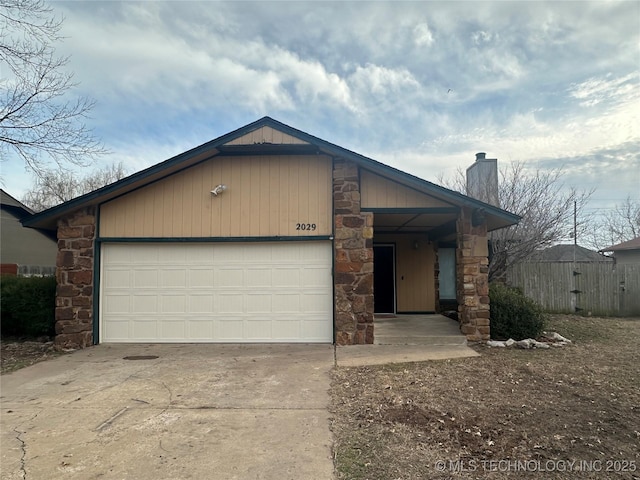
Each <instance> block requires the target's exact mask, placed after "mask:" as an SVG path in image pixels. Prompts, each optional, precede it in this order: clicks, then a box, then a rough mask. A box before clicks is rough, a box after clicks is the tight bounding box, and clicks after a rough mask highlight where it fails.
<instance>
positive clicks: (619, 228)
mask: <svg viewBox="0 0 640 480" xmlns="http://www.w3.org/2000/svg"><path fill="white" fill-rule="evenodd" d="M595 224H596V225H595V226H596V228H594V229H592V235H591V237H592V238H591V242H592V244H593V245H594V247H595V248H597V249H598V250H600V249H603V248H606V247H610V246H612V245H616V244H618V243H622V242H626V241H627V240H631V239H634V238H636V237H639V236H640V202H639V201H637V200H632V199H631V196H627V198H626V199H625V200H624V201H623V202H622V203H619V204H616V206H615V207H614V208H613V210H610V211H608V212H607V213H603V214H600V215H599V218H598V219H597V220H596V221H595Z"/></svg>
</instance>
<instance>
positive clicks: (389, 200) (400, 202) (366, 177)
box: [360, 170, 452, 209]
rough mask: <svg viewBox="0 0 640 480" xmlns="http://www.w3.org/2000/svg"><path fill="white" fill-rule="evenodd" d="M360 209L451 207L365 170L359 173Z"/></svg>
mask: <svg viewBox="0 0 640 480" xmlns="http://www.w3.org/2000/svg"><path fill="white" fill-rule="evenodd" d="M360 175H361V178H360V190H361V196H362V203H361V205H362V208H363V209H364V208H440V207H452V205H451V204H449V203H446V202H443V201H442V200H439V199H437V198H435V197H432V196H430V195H426V194H424V193H421V192H418V191H417V190H414V189H413V188H409V187H405V186H404V185H401V184H399V183H396V182H394V181H391V180H388V179H386V178H384V177H381V176H380V175H376V174H375V173H371V172H369V171H367V170H362V171H361V174H360Z"/></svg>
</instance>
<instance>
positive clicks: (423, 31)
mask: <svg viewBox="0 0 640 480" xmlns="http://www.w3.org/2000/svg"><path fill="white" fill-rule="evenodd" d="M413 39H414V42H415V44H416V45H417V46H418V47H430V46H431V45H433V42H434V41H435V40H434V38H433V33H431V30H429V25H427V22H423V23H419V24H417V25H416V26H415V27H414V29H413Z"/></svg>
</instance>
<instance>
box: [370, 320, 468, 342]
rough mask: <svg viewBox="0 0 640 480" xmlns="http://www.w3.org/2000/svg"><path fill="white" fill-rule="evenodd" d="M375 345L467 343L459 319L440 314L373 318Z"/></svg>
mask: <svg viewBox="0 0 640 480" xmlns="http://www.w3.org/2000/svg"><path fill="white" fill-rule="evenodd" d="M373 323H374V337H375V340H374V342H375V344H376V345H452V346H454V345H466V344H467V339H466V337H465V336H464V335H463V334H462V333H461V332H460V326H459V324H458V322H457V321H456V320H453V319H451V318H448V317H445V316H444V315H439V314H424V315H396V316H393V317H389V316H384V317H381V318H379V317H375V318H374V322H373Z"/></svg>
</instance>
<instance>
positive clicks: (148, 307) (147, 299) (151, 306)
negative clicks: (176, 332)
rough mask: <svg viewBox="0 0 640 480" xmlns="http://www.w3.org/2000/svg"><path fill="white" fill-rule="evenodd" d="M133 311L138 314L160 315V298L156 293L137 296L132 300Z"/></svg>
mask: <svg viewBox="0 0 640 480" xmlns="http://www.w3.org/2000/svg"><path fill="white" fill-rule="evenodd" d="M130 300H132V303H133V308H132V309H131V311H132V312H133V313H138V314H148V313H158V296H157V295H156V294H154V293H149V294H146V295H145V294H140V295H135V296H132V297H131V298H130Z"/></svg>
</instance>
